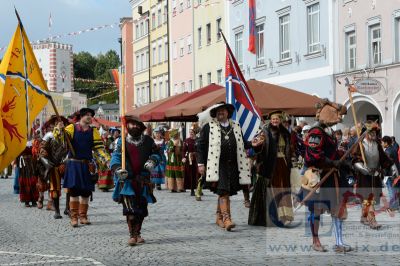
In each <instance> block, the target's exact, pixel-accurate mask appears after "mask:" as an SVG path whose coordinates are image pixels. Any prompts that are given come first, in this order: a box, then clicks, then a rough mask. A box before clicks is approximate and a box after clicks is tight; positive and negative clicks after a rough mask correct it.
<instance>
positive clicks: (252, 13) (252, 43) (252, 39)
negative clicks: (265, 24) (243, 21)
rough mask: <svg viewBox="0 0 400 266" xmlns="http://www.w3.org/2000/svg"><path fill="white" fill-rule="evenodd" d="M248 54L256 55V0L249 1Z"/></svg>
mask: <svg viewBox="0 0 400 266" xmlns="http://www.w3.org/2000/svg"><path fill="white" fill-rule="evenodd" d="M248 50H249V52H250V53H253V54H255V53H256V0H249V48H248Z"/></svg>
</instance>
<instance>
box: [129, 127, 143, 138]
mask: <svg viewBox="0 0 400 266" xmlns="http://www.w3.org/2000/svg"><path fill="white" fill-rule="evenodd" d="M128 133H129V135H131V136H132V137H133V138H138V137H140V135H142V131H141V130H140V129H138V128H131V129H129V130H128Z"/></svg>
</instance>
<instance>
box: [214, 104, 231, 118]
mask: <svg viewBox="0 0 400 266" xmlns="http://www.w3.org/2000/svg"><path fill="white" fill-rule="evenodd" d="M218 109H226V110H228V118H231V117H232V115H233V113H234V112H235V106H233V104H230V103H225V102H219V103H218V104H216V105H215V106H213V108H212V109H211V110H210V116H211V117H212V118H215V117H216V116H217V111H218Z"/></svg>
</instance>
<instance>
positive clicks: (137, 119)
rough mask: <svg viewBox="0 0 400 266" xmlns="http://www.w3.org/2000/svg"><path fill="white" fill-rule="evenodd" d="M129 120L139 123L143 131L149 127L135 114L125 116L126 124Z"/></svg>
mask: <svg viewBox="0 0 400 266" xmlns="http://www.w3.org/2000/svg"><path fill="white" fill-rule="evenodd" d="M129 122H133V123H135V124H137V125H139V126H140V130H141V131H142V132H143V131H144V130H145V129H146V128H147V127H146V126H145V125H144V123H143V122H142V121H141V120H140V118H139V117H137V116H134V115H128V116H125V123H126V125H127V124H128V123H129Z"/></svg>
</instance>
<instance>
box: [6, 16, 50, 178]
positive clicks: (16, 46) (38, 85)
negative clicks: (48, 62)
mask: <svg viewBox="0 0 400 266" xmlns="http://www.w3.org/2000/svg"><path fill="white" fill-rule="evenodd" d="M16 14H17V17H18V20H19V23H18V26H17V29H16V30H15V33H14V36H13V37H12V39H11V42H10V44H9V45H8V48H7V51H6V53H5V54H4V57H3V60H2V62H1V64H0V103H1V109H0V111H1V121H0V170H2V169H4V168H5V167H7V166H8V165H9V164H10V163H11V162H12V161H13V160H14V159H15V158H17V156H18V155H19V154H20V153H21V152H22V151H23V150H24V149H25V147H26V144H27V141H28V138H29V136H28V135H29V133H30V129H31V127H32V124H33V121H34V120H35V118H36V116H37V115H38V114H39V113H40V111H41V110H42V109H43V108H44V107H45V106H46V104H47V101H48V97H50V96H49V93H48V89H47V85H46V82H45V80H44V78H43V75H42V72H41V70H40V67H39V65H38V63H37V61H36V58H35V55H34V53H33V50H32V47H31V45H30V43H29V40H28V37H27V35H26V33H25V30H24V28H23V26H22V23H21V21H20V19H19V16H18V13H17V12H16Z"/></svg>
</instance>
